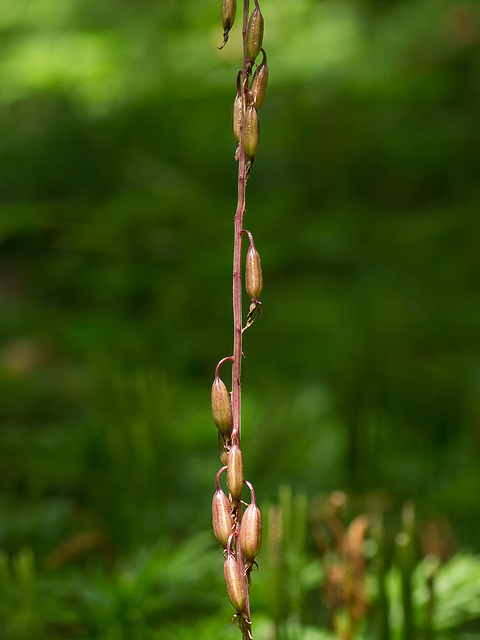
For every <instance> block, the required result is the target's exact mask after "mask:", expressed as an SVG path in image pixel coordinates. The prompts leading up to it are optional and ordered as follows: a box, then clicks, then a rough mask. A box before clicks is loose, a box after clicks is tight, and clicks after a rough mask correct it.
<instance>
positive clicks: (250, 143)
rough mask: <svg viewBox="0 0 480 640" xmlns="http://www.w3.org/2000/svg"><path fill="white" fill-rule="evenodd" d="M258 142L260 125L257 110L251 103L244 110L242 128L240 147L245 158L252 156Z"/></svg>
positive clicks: (255, 151) (255, 152) (256, 149)
mask: <svg viewBox="0 0 480 640" xmlns="http://www.w3.org/2000/svg"><path fill="white" fill-rule="evenodd" d="M259 143H260V125H259V122H258V115H257V110H256V109H255V106H254V105H253V104H251V105H249V107H248V108H247V110H246V111H245V118H244V121H243V130H242V147H243V150H244V151H245V155H246V156H247V158H250V159H252V158H254V157H255V155H256V154H257V151H258V145H259Z"/></svg>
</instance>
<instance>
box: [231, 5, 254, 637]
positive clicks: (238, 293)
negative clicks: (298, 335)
mask: <svg viewBox="0 0 480 640" xmlns="http://www.w3.org/2000/svg"><path fill="white" fill-rule="evenodd" d="M249 4H250V3H249V0H244V2H243V62H242V78H243V92H242V101H243V108H242V121H241V126H240V138H241V133H242V129H243V119H244V113H245V105H246V104H247V95H246V94H247V91H248V84H247V82H246V79H247V61H248V60H247V54H246V34H247V26H248V18H249ZM245 174H246V157H245V151H244V150H243V147H242V145H241V144H240V153H239V157H238V199H237V210H236V212H235V229H234V249H233V364H232V412H233V432H232V444H234V445H235V444H237V445H238V446H240V441H241V431H242V430H241V412H242V385H241V371H242V353H243V352H242V229H243V216H244V214H245V186H246V179H245V178H246V175H245ZM241 519H242V509H241V506H239V508H238V519H237V532H238V531H239V529H240V522H241ZM236 560H237V562H238V564H239V567H240V570H241V575H242V576H243V580H244V587H245V592H246V594H247V602H246V609H245V618H243V617H242V618H241V619H240V625H239V626H240V630H241V632H242V636H243V638H244V640H249V639H251V637H252V636H251V630H250V627H251V624H250V622H249V621H250V600H249V597H248V587H247V583H246V578H245V560H244V558H243V554H242V552H241V551H240V549H238V550H237V553H236Z"/></svg>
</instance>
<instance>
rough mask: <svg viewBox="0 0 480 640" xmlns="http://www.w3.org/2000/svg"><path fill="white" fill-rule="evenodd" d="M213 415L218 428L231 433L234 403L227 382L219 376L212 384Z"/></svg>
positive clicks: (226, 433)
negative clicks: (231, 400)
mask: <svg viewBox="0 0 480 640" xmlns="http://www.w3.org/2000/svg"><path fill="white" fill-rule="evenodd" d="M212 416H213V421H214V423H215V425H216V426H217V427H218V429H219V430H220V431H221V432H222V433H223V434H225V435H227V436H228V435H230V433H231V432H232V427H233V415H232V403H231V402H230V394H229V393H228V391H227V387H226V386H225V383H224V382H223V380H221V379H220V378H219V377H218V376H217V377H216V378H215V380H214V381H213V385H212Z"/></svg>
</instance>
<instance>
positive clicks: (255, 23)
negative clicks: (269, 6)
mask: <svg viewBox="0 0 480 640" xmlns="http://www.w3.org/2000/svg"><path fill="white" fill-rule="evenodd" d="M264 26H265V25H264V20H263V16H262V14H261V13H260V9H259V8H258V7H255V9H254V10H253V11H252V13H251V15H250V19H249V21H248V27H247V41H246V43H245V50H246V53H247V58H248V59H249V60H251V61H252V62H253V61H254V60H255V58H256V57H257V56H258V54H259V53H260V49H261V48H262V42H263V30H264Z"/></svg>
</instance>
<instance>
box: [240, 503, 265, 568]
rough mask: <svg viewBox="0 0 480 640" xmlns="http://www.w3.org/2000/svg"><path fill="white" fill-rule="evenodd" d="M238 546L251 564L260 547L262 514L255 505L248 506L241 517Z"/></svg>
mask: <svg viewBox="0 0 480 640" xmlns="http://www.w3.org/2000/svg"><path fill="white" fill-rule="evenodd" d="M239 546H240V549H241V551H242V553H243V555H244V556H245V559H246V560H249V561H250V562H253V560H254V559H255V556H256V555H257V553H258V552H259V551H260V547H261V546H262V514H261V513H260V509H259V508H258V507H257V505H256V504H255V503H253V502H252V504H249V505H248V507H247V508H246V509H245V513H244V514H243V516H242V524H241V526H240V537H239Z"/></svg>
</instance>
